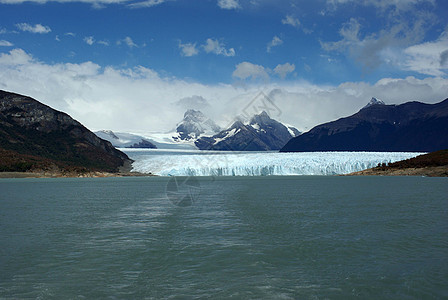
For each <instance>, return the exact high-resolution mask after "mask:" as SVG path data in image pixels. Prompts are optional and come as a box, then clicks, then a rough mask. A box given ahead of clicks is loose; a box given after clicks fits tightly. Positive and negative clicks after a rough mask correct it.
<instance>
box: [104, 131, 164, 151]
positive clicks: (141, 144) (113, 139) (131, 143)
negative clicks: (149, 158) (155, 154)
mask: <svg viewBox="0 0 448 300" xmlns="http://www.w3.org/2000/svg"><path fill="white" fill-rule="evenodd" d="M95 134H96V135H97V136H98V137H100V138H102V139H103V140H106V141H109V142H110V143H111V144H112V145H113V146H114V147H118V148H147V149H156V148H157V146H156V145H154V143H152V142H151V141H149V140H148V139H146V138H144V137H142V136H139V135H136V134H131V133H121V132H117V133H115V132H113V131H112V130H101V131H95Z"/></svg>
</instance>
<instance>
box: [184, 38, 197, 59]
mask: <svg viewBox="0 0 448 300" xmlns="http://www.w3.org/2000/svg"><path fill="white" fill-rule="evenodd" d="M179 49H180V53H181V55H182V56H186V57H191V56H195V55H198V53H199V51H198V49H197V48H196V43H194V44H193V43H185V44H182V42H181V41H179Z"/></svg>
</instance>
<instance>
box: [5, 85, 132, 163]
mask: <svg viewBox="0 0 448 300" xmlns="http://www.w3.org/2000/svg"><path fill="white" fill-rule="evenodd" d="M128 162H129V158H128V157H127V155H126V154H124V153H123V152H121V151H118V150H117V149H115V148H114V147H113V146H112V145H111V143H109V142H107V141H104V140H102V139H100V138H98V137H97V136H96V135H95V134H94V133H92V132H91V131H89V130H88V129H87V128H85V127H84V126H83V125H82V124H81V123H79V122H78V121H76V120H74V119H72V118H71V117H70V116H69V115H67V114H65V113H63V112H59V111H56V110H54V109H52V108H51V107H49V106H47V105H44V104H42V103H40V102H38V101H37V100H34V99H32V98H30V97H26V96H22V95H19V94H14V93H10V92H6V91H1V90H0V171H27V170H32V169H36V168H49V167H55V168H80V169H84V170H98V171H108V172H115V171H117V170H118V168H119V167H120V166H122V165H124V164H125V163H128Z"/></svg>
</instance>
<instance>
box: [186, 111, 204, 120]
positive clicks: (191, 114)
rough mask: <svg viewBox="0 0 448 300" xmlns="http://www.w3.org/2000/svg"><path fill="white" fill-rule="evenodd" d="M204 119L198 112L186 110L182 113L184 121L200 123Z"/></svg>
mask: <svg viewBox="0 0 448 300" xmlns="http://www.w3.org/2000/svg"><path fill="white" fill-rule="evenodd" d="M205 118H206V117H205V115H204V114H203V113H202V112H201V111H200V110H194V109H188V110H187V111H186V112H185V113H184V120H195V121H200V122H202V121H203V120H204V119H205Z"/></svg>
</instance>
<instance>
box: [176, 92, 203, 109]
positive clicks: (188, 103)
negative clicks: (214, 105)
mask: <svg viewBox="0 0 448 300" xmlns="http://www.w3.org/2000/svg"><path fill="white" fill-rule="evenodd" d="M173 104H174V105H176V106H178V107H181V108H182V109H183V110H187V109H198V110H202V111H204V109H208V108H209V107H210V104H209V103H208V101H207V100H206V99H205V98H204V97H202V96H199V95H194V96H191V97H184V98H182V99H180V100H178V101H176V102H173Z"/></svg>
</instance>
